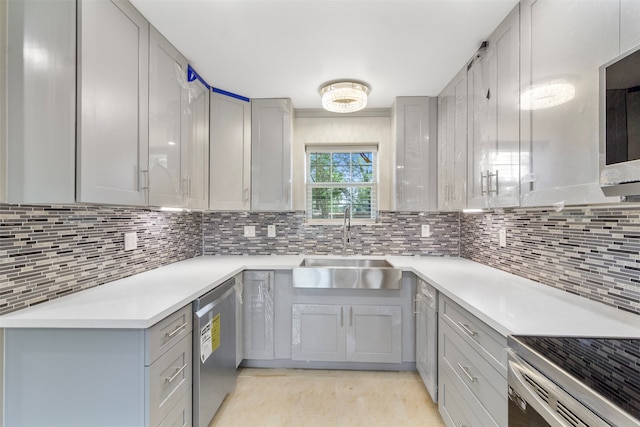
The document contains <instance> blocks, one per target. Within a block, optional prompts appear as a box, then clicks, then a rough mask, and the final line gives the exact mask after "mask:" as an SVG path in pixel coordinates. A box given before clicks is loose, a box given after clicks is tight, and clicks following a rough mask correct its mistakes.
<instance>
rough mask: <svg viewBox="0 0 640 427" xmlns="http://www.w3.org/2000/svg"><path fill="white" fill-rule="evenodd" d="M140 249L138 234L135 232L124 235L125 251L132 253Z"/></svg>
mask: <svg viewBox="0 0 640 427" xmlns="http://www.w3.org/2000/svg"><path fill="white" fill-rule="evenodd" d="M137 248H138V234H137V233H136V232H135V231H132V232H130V233H124V250H125V251H132V250H134V249H137Z"/></svg>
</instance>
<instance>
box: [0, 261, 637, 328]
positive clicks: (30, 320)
mask: <svg viewBox="0 0 640 427" xmlns="http://www.w3.org/2000/svg"><path fill="white" fill-rule="evenodd" d="M303 258H304V256H302V255H300V256H204V257H198V258H193V259H190V260H186V261H181V262H178V263H175V264H171V265H168V266H164V267H160V268H157V269H154V270H151V271H148V272H145V273H141V274H137V275H135V276H131V277H128V278H125V279H121V280H117V281H114V282H111V283H107V284H104V285H101V286H97V287H95V288H91V289H88V290H85V291H81V292H78V293H75V294H72V295H69V296H65V297H62V298H59V299H56V300H53V301H49V302H46V303H42V304H39V305H36V306H34V307H30V308H27V309H24V310H20V311H16V312H13V313H9V314H6V315H4V316H0V327H2V328H148V327H150V326H151V325H153V324H155V323H157V322H158V321H160V320H162V319H163V318H165V317H166V316H168V315H169V314H171V313H173V312H174V311H176V310H178V309H179V308H181V307H184V306H185V305H187V304H189V303H191V301H193V300H194V299H196V298H197V297H199V296H200V295H202V294H204V293H206V292H208V291H209V290H211V289H213V288H215V287H216V286H217V285H219V284H221V283H222V282H224V281H225V280H226V279H228V278H230V277H233V276H234V275H236V274H237V273H239V272H241V271H243V270H259V269H268V270H288V269H291V268H292V267H294V266H297V265H299V264H300V262H301V261H302V259H303ZM376 258H384V259H386V260H388V261H389V262H390V263H392V264H393V265H394V266H395V267H397V268H402V269H403V270H406V271H411V272H413V273H415V274H416V275H418V276H419V277H421V278H423V279H424V280H426V281H427V282H429V283H430V284H432V285H433V286H434V287H436V288H437V289H438V290H439V291H440V292H442V293H444V294H446V295H447V296H448V297H449V298H451V299H453V300H454V301H455V302H457V303H458V304H460V305H461V306H462V307H464V308H465V309H467V310H469V311H470V312H471V313H472V314H474V315H475V316H477V317H478V318H480V319H481V320H482V321H484V322H485V323H487V324H488V325H489V326H491V327H492V328H494V329H495V330H496V331H498V332H500V333H501V334H503V335H505V336H506V335H508V334H516V335H518V334H520V335H575V336H611V337H629V338H631V337H633V338H640V316H638V315H634V314H631V313H626V312H624V311H622V310H617V309H615V308H612V307H608V306H606V305H604V304H601V303H598V302H594V301H589V300H587V299H585V298H582V297H578V296H575V295H572V294H569V293H567V292H564V291H561V290H558V289H554V288H552V287H550V286H546V285H542V284H539V283H536V282H533V281H530V280H527V279H524V278H521V277H518V276H515V275H512V274H509V273H505V272H503V271H500V270H497V269H494V268H491V267H487V266H485V265H482V264H479V263H476V262H473V261H469V260H466V259H462V258H439V257H393V256H391V257H376Z"/></svg>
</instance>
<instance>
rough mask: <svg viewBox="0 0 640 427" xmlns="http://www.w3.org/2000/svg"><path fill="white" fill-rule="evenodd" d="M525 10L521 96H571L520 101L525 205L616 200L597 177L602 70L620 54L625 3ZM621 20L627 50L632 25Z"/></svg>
mask: <svg viewBox="0 0 640 427" xmlns="http://www.w3.org/2000/svg"><path fill="white" fill-rule="evenodd" d="M624 3H625V4H626V2H624ZM635 3H636V5H637V2H635ZM627 6H628V7H629V8H630V9H634V6H630V5H629V4H627ZM635 7H637V6H635ZM521 8H522V19H521V21H522V89H521V90H522V92H523V94H525V93H526V92H527V91H529V90H534V91H535V90H537V91H541V90H542V91H544V90H545V88H547V90H553V89H554V88H555V89H560V90H561V91H562V92H561V93H559V95H566V98H568V100H567V101H566V102H564V103H561V104H558V105H548V104H547V105H545V104H542V103H537V104H536V103H531V105H530V106H527V105H526V104H524V103H523V109H522V114H521V126H522V130H521V135H522V145H521V163H522V171H521V174H522V178H521V187H522V200H521V204H522V206H541V205H547V206H548V205H551V204H554V203H558V204H567V205H569V204H589V203H603V202H607V201H617V200H618V199H617V198H611V199H608V200H607V199H606V198H605V197H604V195H603V193H602V191H601V190H600V186H599V180H598V174H599V166H598V161H599V154H598V152H599V127H598V123H599V120H598V117H599V111H598V108H599V102H598V100H599V83H598V82H599V75H598V69H599V67H600V66H601V65H602V64H604V63H605V62H607V61H609V60H611V59H613V58H615V57H616V56H617V55H618V54H619V50H620V49H619V36H620V34H619V30H620V25H619V21H620V19H621V17H620V16H619V14H620V3H619V2H617V1H589V2H584V1H580V0H567V1H552V0H537V1H532V0H523V1H522V2H521ZM625 9H627V7H625ZM622 20H623V25H622V27H623V28H625V29H626V30H625V34H626V36H623V37H624V38H625V40H627V41H626V42H625V43H626V45H630V44H631V42H630V40H631V39H633V37H634V36H633V35H632V34H633V31H631V28H632V26H630V23H629V22H627V17H622ZM637 22H638V21H637V20H636V22H635V23H634V24H633V25H635V28H636V30H635V31H636V32H637V28H638V24H637ZM535 97H537V98H540V97H541V95H535V94H534V99H535ZM545 107H546V108H545Z"/></svg>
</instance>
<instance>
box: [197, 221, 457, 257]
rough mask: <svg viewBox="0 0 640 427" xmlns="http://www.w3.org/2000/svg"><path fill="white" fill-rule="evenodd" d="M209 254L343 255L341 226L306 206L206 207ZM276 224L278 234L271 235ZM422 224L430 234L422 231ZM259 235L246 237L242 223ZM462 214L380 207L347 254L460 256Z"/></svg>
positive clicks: (354, 229) (359, 228)
mask: <svg viewBox="0 0 640 427" xmlns="http://www.w3.org/2000/svg"><path fill="white" fill-rule="evenodd" d="M203 223H204V253H205V254H206V255H298V254H314V255H340V254H341V253H342V235H343V227H342V224H340V225H315V224H314V225H312V224H307V223H306V222H305V215H304V212H302V211H299V212H207V213H205V214H204V219H203ZM271 224H275V226H276V237H267V226H268V225H271ZM423 224H429V225H430V227H431V236H430V237H420V230H421V226H422V225H423ZM245 225H249V226H251V225H253V226H255V227H256V237H244V226H245ZM459 229H460V226H459V215H458V213H455V212H443V213H428V214H420V213H411V212H381V213H380V215H379V217H378V222H377V223H376V224H370V225H356V224H353V225H352V226H351V242H350V243H349V245H348V246H347V254H359V255H429V256H458V254H459V250H460V249H459V248H460V236H459Z"/></svg>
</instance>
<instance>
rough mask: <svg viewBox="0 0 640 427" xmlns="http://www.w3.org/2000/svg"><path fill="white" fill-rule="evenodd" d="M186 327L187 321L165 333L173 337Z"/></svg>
mask: <svg viewBox="0 0 640 427" xmlns="http://www.w3.org/2000/svg"><path fill="white" fill-rule="evenodd" d="M186 327H187V323H186V322H185V323H183V324H182V325H180V326H178V327H177V328H176V329H175V330H174V331H173V332H170V333H167V334H165V336H166V337H167V338H173V337H174V336H175V335H176V334H177V333H178V332H180V331H181V330H183V329H184V328H186Z"/></svg>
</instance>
